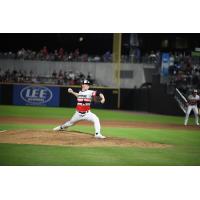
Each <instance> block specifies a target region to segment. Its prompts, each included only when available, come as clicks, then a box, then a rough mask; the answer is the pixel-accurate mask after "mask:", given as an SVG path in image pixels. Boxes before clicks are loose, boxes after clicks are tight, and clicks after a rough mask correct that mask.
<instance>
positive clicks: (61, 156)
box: [0, 106, 200, 166]
mask: <svg viewBox="0 0 200 200" xmlns="http://www.w3.org/2000/svg"><path fill="white" fill-rule="evenodd" d="M93 112H94V113H95V114H97V115H98V116H99V118H100V120H113V121H114V120H117V121H132V122H136V121H137V122H144V123H145V122H148V123H151V122H152V123H162V124H177V125H180V124H182V123H183V117H175V116H162V115H153V114H139V113H132V112H122V111H112V110H98V109H96V110H95V109H94V110H93ZM73 113H74V109H71V108H46V107H28V106H27V107H24V106H0V117H1V118H2V117H9V116H13V117H33V118H55V119H67V118H70V117H71V115H72V114H73ZM192 120H193V119H192ZM192 120H190V121H191V122H192ZM191 122H190V123H191ZM56 125H58V124H56V123H55V124H49V125H46V124H39V125H37V124H8V123H2V122H1V121H0V130H4V129H6V130H16V129H41V130H42V129H45V130H46V129H49V130H51V129H52V128H53V127H55V126H56ZM70 130H74V131H82V132H86V133H93V127H92V126H83V125H76V126H74V127H71V128H70ZM199 130H200V129H199ZM199 130H189V129H187V130H184V129H183V130H177V129H154V128H152V129H150V128H142V127H141V128H121V127H102V133H103V134H104V135H106V136H110V137H121V138H128V139H134V140H139V141H149V142H157V143H162V144H170V145H172V146H171V147H168V148H161V149H159V148H138V147H137V148H136V147H135V148H133V147H96V148H94V147H58V146H45V145H27V144H23V145H22V144H3V143H1V141H0V165H1V166H5V165H6V166H7V165H11V166H18V165H20V166H30V165H31V166H41V165H42V166H58V165H59V166H65V165H66V166H195V165H200V131H199Z"/></svg>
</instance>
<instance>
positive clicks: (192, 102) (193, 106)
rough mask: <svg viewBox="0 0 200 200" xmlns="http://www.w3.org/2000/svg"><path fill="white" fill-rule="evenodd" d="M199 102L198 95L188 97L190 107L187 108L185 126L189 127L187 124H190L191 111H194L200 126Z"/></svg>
mask: <svg viewBox="0 0 200 200" xmlns="http://www.w3.org/2000/svg"><path fill="white" fill-rule="evenodd" d="M199 100H200V97H199V95H197V94H195V96H194V95H189V96H188V107H187V111H186V115H185V122H184V125H187V123H188V118H189V115H190V112H191V110H193V111H194V115H195V122H196V124H197V125H199V121H198V120H199V117H198V107H197V101H199Z"/></svg>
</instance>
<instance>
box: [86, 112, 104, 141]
mask: <svg viewBox="0 0 200 200" xmlns="http://www.w3.org/2000/svg"><path fill="white" fill-rule="evenodd" d="M85 120H88V121H91V122H93V123H94V129H95V137H96V138H102V139H104V138H106V137H105V136H103V135H101V125H100V121H99V118H98V117H97V116H96V115H95V114H94V113H92V112H89V113H88V114H87V117H86V118H85Z"/></svg>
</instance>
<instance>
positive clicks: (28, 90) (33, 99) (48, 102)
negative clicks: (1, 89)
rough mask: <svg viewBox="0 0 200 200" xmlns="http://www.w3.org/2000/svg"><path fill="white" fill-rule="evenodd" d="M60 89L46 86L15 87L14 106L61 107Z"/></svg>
mask: <svg viewBox="0 0 200 200" xmlns="http://www.w3.org/2000/svg"><path fill="white" fill-rule="evenodd" d="M59 97H60V89H59V88H57V87H46V86H29V85H28V86H27V85H26V86H24V85H15V86H14V89H13V104H14V105H34V106H59V102H60V101H59Z"/></svg>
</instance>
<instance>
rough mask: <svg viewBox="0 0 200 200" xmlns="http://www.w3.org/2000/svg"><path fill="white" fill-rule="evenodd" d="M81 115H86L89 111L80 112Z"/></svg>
mask: <svg viewBox="0 0 200 200" xmlns="http://www.w3.org/2000/svg"><path fill="white" fill-rule="evenodd" d="M78 112H79V113H80V114H86V113H88V111H85V112H80V111H78Z"/></svg>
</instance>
